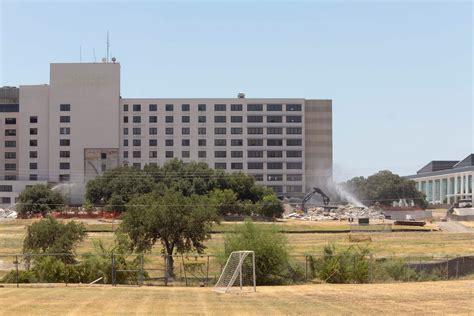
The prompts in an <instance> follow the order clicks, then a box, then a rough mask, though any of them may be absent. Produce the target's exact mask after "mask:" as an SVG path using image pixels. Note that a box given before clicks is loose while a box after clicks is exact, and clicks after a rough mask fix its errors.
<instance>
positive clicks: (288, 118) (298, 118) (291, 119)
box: [286, 115, 301, 123]
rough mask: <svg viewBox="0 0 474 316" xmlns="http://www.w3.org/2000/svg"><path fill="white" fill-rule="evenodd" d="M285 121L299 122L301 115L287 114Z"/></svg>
mask: <svg viewBox="0 0 474 316" xmlns="http://www.w3.org/2000/svg"><path fill="white" fill-rule="evenodd" d="M286 122H287V123H301V116H299V115H298V116H287V117H286Z"/></svg>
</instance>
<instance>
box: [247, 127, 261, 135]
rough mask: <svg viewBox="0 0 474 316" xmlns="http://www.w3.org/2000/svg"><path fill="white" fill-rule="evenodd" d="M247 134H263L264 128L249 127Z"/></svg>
mask: <svg viewBox="0 0 474 316" xmlns="http://www.w3.org/2000/svg"><path fill="white" fill-rule="evenodd" d="M247 134H249V135H259V134H263V128H262V127H249V128H247Z"/></svg>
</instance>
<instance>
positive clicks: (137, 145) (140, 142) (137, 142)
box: [133, 139, 142, 147]
mask: <svg viewBox="0 0 474 316" xmlns="http://www.w3.org/2000/svg"><path fill="white" fill-rule="evenodd" d="M141 145H142V140H141V139H134V140H133V146H134V147H140V146H141Z"/></svg>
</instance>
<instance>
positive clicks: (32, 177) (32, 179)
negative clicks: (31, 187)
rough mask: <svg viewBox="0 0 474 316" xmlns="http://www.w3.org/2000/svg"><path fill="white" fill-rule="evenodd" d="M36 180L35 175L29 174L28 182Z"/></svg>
mask: <svg viewBox="0 0 474 316" xmlns="http://www.w3.org/2000/svg"><path fill="white" fill-rule="evenodd" d="M36 180H38V175H37V174H30V181H36Z"/></svg>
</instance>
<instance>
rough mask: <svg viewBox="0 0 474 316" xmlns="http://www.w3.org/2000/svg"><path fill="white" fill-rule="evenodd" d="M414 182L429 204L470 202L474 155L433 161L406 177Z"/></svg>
mask: <svg viewBox="0 0 474 316" xmlns="http://www.w3.org/2000/svg"><path fill="white" fill-rule="evenodd" d="M407 178H409V179H412V180H414V181H415V182H416V185H417V188H418V190H419V191H421V192H423V193H425V194H426V197H427V200H428V202H429V203H433V204H437V203H443V204H445V203H448V204H451V203H454V202H457V201H459V200H462V199H470V200H472V197H473V194H472V188H473V187H474V154H470V155H469V156H467V157H466V158H464V159H463V160H433V161H431V162H430V163H428V164H427V165H426V166H424V167H423V168H421V169H420V170H418V172H417V173H416V175H412V176H408V177H407Z"/></svg>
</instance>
